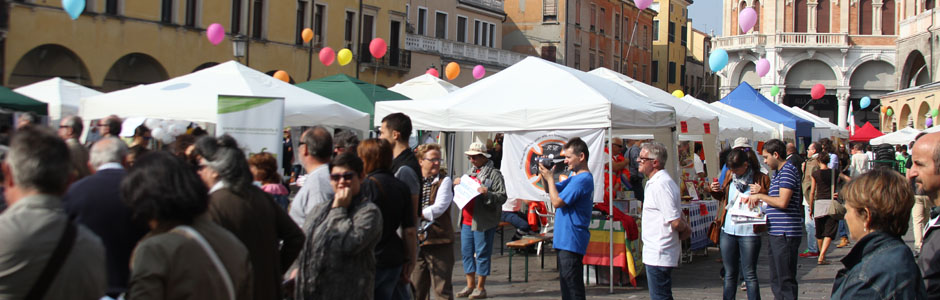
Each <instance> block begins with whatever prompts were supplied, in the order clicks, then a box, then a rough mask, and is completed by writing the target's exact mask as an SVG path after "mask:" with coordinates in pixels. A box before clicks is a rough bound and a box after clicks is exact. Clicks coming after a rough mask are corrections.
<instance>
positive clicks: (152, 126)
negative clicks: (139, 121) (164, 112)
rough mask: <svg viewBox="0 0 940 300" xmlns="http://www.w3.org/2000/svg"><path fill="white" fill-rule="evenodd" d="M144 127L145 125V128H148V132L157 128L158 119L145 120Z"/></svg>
mask: <svg viewBox="0 0 940 300" xmlns="http://www.w3.org/2000/svg"><path fill="white" fill-rule="evenodd" d="M144 125H147V128H150V130H153V129H156V128H159V127H160V119H147V120H146V121H144Z"/></svg>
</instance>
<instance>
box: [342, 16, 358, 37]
mask: <svg viewBox="0 0 940 300" xmlns="http://www.w3.org/2000/svg"><path fill="white" fill-rule="evenodd" d="M355 22H356V13H355V12H351V11H347V12H346V25H345V26H344V27H345V29H343V40H344V41H346V42H347V43H349V42H351V41H352V40H353V28H355V25H354V24H356V23H355Z"/></svg>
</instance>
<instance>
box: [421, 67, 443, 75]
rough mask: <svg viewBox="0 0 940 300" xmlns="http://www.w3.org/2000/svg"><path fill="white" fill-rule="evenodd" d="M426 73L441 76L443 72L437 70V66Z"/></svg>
mask: <svg viewBox="0 0 940 300" xmlns="http://www.w3.org/2000/svg"><path fill="white" fill-rule="evenodd" d="M424 74H428V75H431V76H434V77H441V73H440V72H438V71H437V68H430V69H428V71H427V72H424Z"/></svg>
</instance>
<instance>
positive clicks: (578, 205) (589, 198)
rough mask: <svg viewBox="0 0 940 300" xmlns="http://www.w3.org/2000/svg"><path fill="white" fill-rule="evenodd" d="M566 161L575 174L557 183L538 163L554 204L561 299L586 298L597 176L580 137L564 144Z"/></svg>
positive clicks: (585, 145)
mask: <svg viewBox="0 0 940 300" xmlns="http://www.w3.org/2000/svg"><path fill="white" fill-rule="evenodd" d="M563 149H564V155H565V164H566V165H568V169H569V170H571V172H572V173H573V174H572V175H571V177H568V179H566V180H565V181H562V182H559V183H555V179H554V177H552V171H551V170H550V169H548V168H545V166H543V165H541V164H539V171H540V173H541V176H542V180H545V181H546V182H545V183H546V184H545V186H546V187H547V192H548V195H549V198H550V199H551V202H552V206H554V207H555V237H554V241H553V244H554V245H555V246H554V248H555V250H557V251H558V272H559V273H560V274H559V279H560V281H561V298H562V299H564V300H568V299H584V276H583V271H582V270H583V267H582V264H581V261H582V260H583V259H584V253H585V252H587V245H588V242H589V241H590V239H591V234H590V233H589V232H588V225H589V224H590V223H591V207H592V206H593V205H594V201H593V194H594V176H593V175H591V173H590V172H589V170H588V165H587V162H588V148H587V144H586V143H584V141H583V140H581V138H577V137H576V138H573V139H571V140H570V141H568V143H567V144H565V146H564V148H563Z"/></svg>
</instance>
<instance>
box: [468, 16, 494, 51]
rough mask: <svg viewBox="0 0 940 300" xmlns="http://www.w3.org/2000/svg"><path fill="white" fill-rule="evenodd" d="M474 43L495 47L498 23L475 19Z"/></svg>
mask: <svg viewBox="0 0 940 300" xmlns="http://www.w3.org/2000/svg"><path fill="white" fill-rule="evenodd" d="M473 22H474V23H473V25H474V26H473V44H475V45H480V46H487V47H495V43H496V42H495V40H496V25H495V24H493V23H490V22H486V21H480V20H474V21H473Z"/></svg>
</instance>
